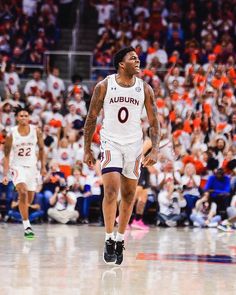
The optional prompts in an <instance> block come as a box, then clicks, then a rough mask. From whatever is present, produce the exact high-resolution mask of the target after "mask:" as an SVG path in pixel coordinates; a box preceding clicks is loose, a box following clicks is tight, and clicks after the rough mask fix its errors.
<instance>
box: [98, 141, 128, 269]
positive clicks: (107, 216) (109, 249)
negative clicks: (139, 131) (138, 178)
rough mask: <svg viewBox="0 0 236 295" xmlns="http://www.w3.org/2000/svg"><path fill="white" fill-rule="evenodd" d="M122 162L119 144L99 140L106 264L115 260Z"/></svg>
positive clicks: (104, 257) (104, 256)
mask: <svg viewBox="0 0 236 295" xmlns="http://www.w3.org/2000/svg"><path fill="white" fill-rule="evenodd" d="M122 163H123V157H122V153H121V150H120V146H119V145H118V144H116V143H114V142H109V141H107V140H101V171H102V179H103V187H104V198H103V203H102V207H103V215H104V223H105V230H106V235H105V247H104V254H103V259H104V261H105V262H106V263H108V264H114V263H115V262H116V253H115V234H114V224H115V218H116V210H117V198H118V193H119V189H120V173H121V171H122Z"/></svg>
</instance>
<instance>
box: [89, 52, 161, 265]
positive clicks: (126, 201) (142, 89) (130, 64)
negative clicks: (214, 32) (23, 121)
mask: <svg viewBox="0 0 236 295" xmlns="http://www.w3.org/2000/svg"><path fill="white" fill-rule="evenodd" d="M114 66H115V68H116V69H117V74H113V75H110V76H108V77H107V78H105V79H104V80H103V81H101V82H99V83H98V84H97V85H96V86H95V89H94V92H93V95H92V98H91V104H90V108H89V112H88V115H87V119H86V123H85V128H84V132H85V133H84V137H85V138H84V140H85V144H84V152H85V154H84V162H85V163H87V164H88V165H89V166H91V165H92V164H94V163H95V159H94V156H93V153H92V151H91V142H92V137H93V133H94V131H95V127H96V119H97V117H98V115H99V113H100V110H101V109H102V108H103V111H104V120H103V126H102V129H101V132H100V135H101V152H102V159H101V169H102V178H103V185H104V200H103V214H104V221H105V229H106V235H105V247H104V255H103V258H104V261H105V262H106V263H108V264H118V265H119V264H121V263H122V261H123V250H124V233H125V229H126V226H127V224H128V221H129V219H130V215H131V213H132V210H133V205H134V195H135V191H136V186H137V179H138V178H139V167H140V160H141V154H142V138H143V134H142V128H141V113H142V109H143V107H144V106H145V108H146V111H147V116H148V120H149V124H150V138H151V141H152V149H151V151H150V153H149V154H148V155H147V156H146V157H144V159H143V160H142V164H143V166H144V167H146V166H149V165H153V164H155V163H156V161H157V154H158V145H159V131H160V128H159V123H158V120H157V111H156V106H155V102H154V93H153V90H152V88H151V87H150V86H149V85H148V84H147V83H145V82H144V81H143V80H141V79H139V78H137V77H136V75H137V74H138V73H139V72H140V60H139V58H138V56H137V54H136V52H135V50H134V48H132V47H128V48H123V49H121V50H120V51H119V52H117V53H116V54H115V56H114ZM119 190H120V191H121V202H120V208H119V212H120V215H119V224H118V232H117V235H116V237H115V235H114V232H113V230H114V223H115V217H116V204H117V196H118V192H119Z"/></svg>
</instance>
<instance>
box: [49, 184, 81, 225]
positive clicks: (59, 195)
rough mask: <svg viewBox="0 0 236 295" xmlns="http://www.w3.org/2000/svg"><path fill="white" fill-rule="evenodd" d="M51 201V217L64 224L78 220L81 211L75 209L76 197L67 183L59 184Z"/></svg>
mask: <svg viewBox="0 0 236 295" xmlns="http://www.w3.org/2000/svg"><path fill="white" fill-rule="evenodd" d="M49 202H50V205H51V206H53V207H52V208H49V209H48V217H49V218H51V219H53V220H54V221H57V222H59V223H64V224H66V223H68V222H73V223H75V222H76V221H77V219H78V217H79V213H78V211H76V210H75V204H76V197H75V194H74V193H73V192H72V191H70V190H69V189H68V187H67V186H66V185H61V186H57V187H56V189H55V191H54V194H53V195H52V196H51V198H50V200H49Z"/></svg>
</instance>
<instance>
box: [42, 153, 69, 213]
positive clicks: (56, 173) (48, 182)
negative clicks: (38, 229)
mask: <svg viewBox="0 0 236 295" xmlns="http://www.w3.org/2000/svg"><path fill="white" fill-rule="evenodd" d="M65 183H66V179H65V175H64V173H62V172H61V171H60V169H59V165H58V162H57V161H56V160H55V159H53V160H51V162H50V163H49V170H48V173H47V174H46V176H45V177H44V180H43V188H42V190H41V192H40V193H39V194H38V198H39V204H40V207H41V208H42V210H43V211H44V218H46V213H47V210H48V208H49V206H50V203H49V199H50V198H51V197H52V195H53V194H54V192H55V189H56V187H58V186H63V185H64V186H65Z"/></svg>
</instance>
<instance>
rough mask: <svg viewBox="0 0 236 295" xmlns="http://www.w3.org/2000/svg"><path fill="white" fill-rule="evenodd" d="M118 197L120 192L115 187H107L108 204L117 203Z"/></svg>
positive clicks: (106, 197)
mask: <svg viewBox="0 0 236 295" xmlns="http://www.w3.org/2000/svg"><path fill="white" fill-rule="evenodd" d="M117 196H118V192H117V190H116V189H115V188H114V187H112V186H109V187H106V189H105V199H106V201H107V202H109V203H112V202H114V201H116V200H117Z"/></svg>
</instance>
